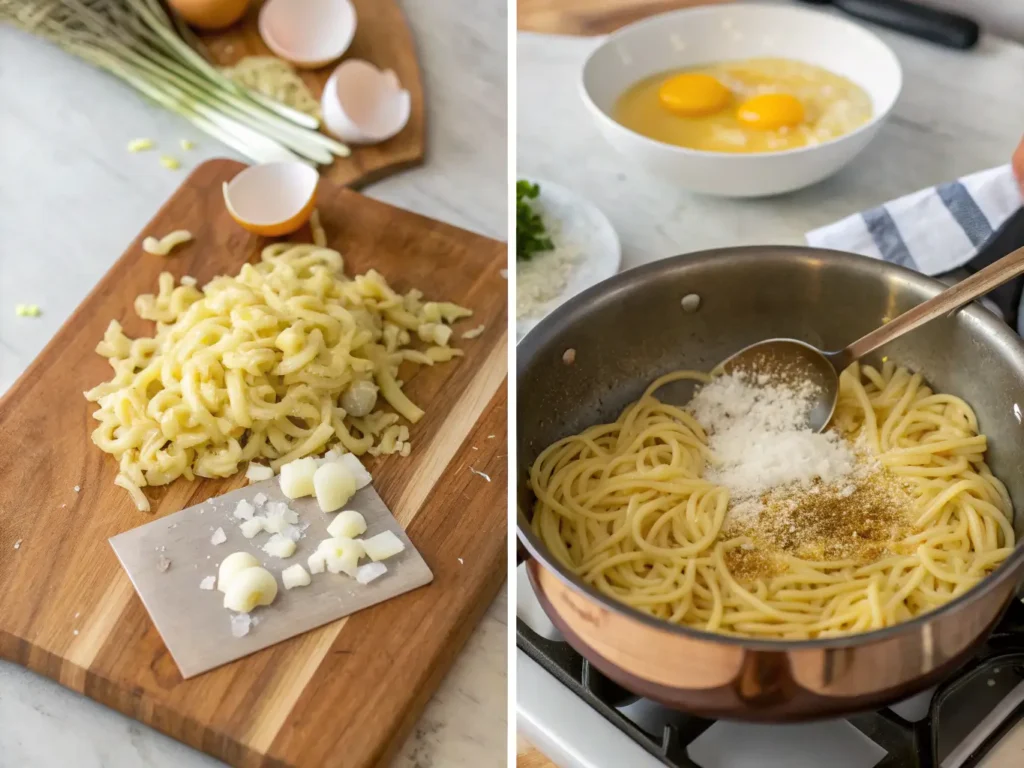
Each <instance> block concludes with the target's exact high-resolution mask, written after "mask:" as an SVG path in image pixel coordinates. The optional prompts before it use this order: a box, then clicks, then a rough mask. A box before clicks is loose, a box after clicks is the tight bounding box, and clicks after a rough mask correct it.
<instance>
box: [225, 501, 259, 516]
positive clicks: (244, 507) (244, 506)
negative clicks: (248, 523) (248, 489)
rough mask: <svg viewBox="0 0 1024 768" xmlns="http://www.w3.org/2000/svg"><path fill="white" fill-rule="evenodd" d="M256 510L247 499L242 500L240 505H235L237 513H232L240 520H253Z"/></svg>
mask: <svg viewBox="0 0 1024 768" xmlns="http://www.w3.org/2000/svg"><path fill="white" fill-rule="evenodd" d="M255 511H256V508H255V507H254V506H253V505H252V504H250V503H249V502H248V501H246V500H245V499H241V500H240V501H239V502H238V504H236V505H235V511H234V512H232V513H231V514H233V515H234V516H235V517H236V518H238V519H239V520H252V516H253V513H254V512H255Z"/></svg>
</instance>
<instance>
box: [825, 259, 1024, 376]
mask: <svg viewBox="0 0 1024 768" xmlns="http://www.w3.org/2000/svg"><path fill="white" fill-rule="evenodd" d="M1021 273H1024V248H1018V249H1017V250H1015V251H1011V252H1010V253H1008V254H1007V255H1006V256H1003V258H1001V259H999V261H996V262H994V263H992V264H989V265H988V266H987V267H985V268H984V269H983V270H981V271H979V272H975V273H974V274H973V275H971V276H970V277H968V278H967V279H966V280H962V281H961V282H959V283H957V284H956V285H954V286H952V287H950V288H947V289H946V290H944V291H943V292H942V293H940V294H939V295H938V296H933V297H932V298H930V299H928V301H926V302H924V303H922V304H918V305H917V306H916V307H914V308H913V309H909V310H907V311H906V312H904V313H903V314H902V315H900V316H899V317H897V318H894V319H893V320H892V321H890V322H889V323H886V324H885V325H883V326H881V327H880V328H876V329H875V330H873V331H872V332H871V333H869V334H867V335H866V336H862V337H861V338H859V339H857V341H855V342H853V343H852V344H850V346H848V347H847V348H846V349H844V350H842V351H840V352H837V353H835V356H836V357H837V358H839V360H838V361H837V366H836V367H837V368H838V369H839V370H842V368H845V367H846V365H848V364H850V363H852V362H854V361H855V360H859V359H860V358H862V357H863V356H864V355H866V354H868V353H869V352H874V351H875V350H876V349H878V348H879V347H880V346H882V345H883V344H888V343H889V342H890V341H892V340H893V339H896V338H899V337H900V336H902V335H903V334H904V333H907V332H908V331H912V330H914V329H915V328H917V327H918V326H921V325H924V324H925V323H927V322H929V321H930V320H934V319H935V318H937V317H939V316H940V315H945V314H949V313H951V312H953V311H954V310H957V309H959V308H960V307H962V306H963V305H964V304H968V303H970V302H971V301H973V300H974V299H976V298H978V297H979V296H984V295H985V294H986V293H988V292H989V291H991V290H992V289H993V288H998V287H999V286H1000V285H1002V284H1003V283H1005V282H1007V281H1009V280H1012V279H1013V278H1015V277H1017V275H1020V274H1021Z"/></svg>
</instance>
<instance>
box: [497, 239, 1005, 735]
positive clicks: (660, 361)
mask: <svg viewBox="0 0 1024 768" xmlns="http://www.w3.org/2000/svg"><path fill="white" fill-rule="evenodd" d="M943 287H944V286H943V285H942V284H941V283H939V282H938V281H936V280H933V279H930V278H927V277H924V276H922V275H920V274H918V273H915V272H912V271H910V270H906V269H903V268H901V267H897V266H894V265H891V264H888V263H885V262H881V261H877V260H873V259H868V258H864V257H859V256H854V255H850V254H844V253H839V252H833V251H824V250H816V249H809V248H799V247H781V246H779V247H745V248H731V249H722V250H716V251H706V252H703V253H699V254H688V255H685V256H678V257H674V258H669V259H665V260H662V261H659V262H656V263H653V264H650V265H647V266H644V267H641V268H638V269H634V270H631V271H629V272H626V273H623V274H621V275H619V276H617V277H615V278H612V279H611V280H608V281H606V282H604V283H602V284H600V285H598V286H595V287H593V288H591V289H589V290H588V291H586V292H584V293H582V294H580V295H578V296H577V297H575V298H574V299H572V300H571V301H569V302H567V303H566V304H565V305H563V306H562V307H560V308H559V309H558V310H556V311H555V312H554V313H553V314H552V315H550V316H549V317H547V318H546V319H545V320H544V321H543V322H542V323H540V324H539V325H538V326H537V327H536V328H535V329H534V330H533V331H532V332H531V333H530V334H529V335H528V336H527V337H526V338H525V339H524V340H523V341H522V342H521V343H520V344H519V345H518V347H517V382H518V413H517V424H518V426H517V440H518V446H517V456H518V479H517V483H518V502H519V520H518V522H519V526H518V527H519V536H520V540H521V541H522V543H523V544H524V545H525V547H526V548H527V550H529V552H530V554H531V555H532V558H533V559H534V562H533V563H531V565H530V573H531V577H532V579H533V581H534V584H535V586H536V587H537V588H538V593H539V597H540V599H541V602H542V604H543V605H544V606H545V608H546V610H548V612H549V613H550V614H551V615H552V619H553V620H554V621H555V623H556V625H557V626H558V627H559V628H560V629H561V630H562V631H563V633H564V634H565V635H566V636H567V638H568V639H569V640H570V642H572V643H573V645H575V646H576V647H577V649H578V650H580V651H581V652H582V653H583V654H584V655H585V656H587V657H588V658H589V659H590V660H591V661H592V662H594V663H595V664H596V665H597V666H598V667H599V668H600V669H602V671H604V672H605V673H606V674H609V675H610V676H611V677H612V678H613V679H616V680H617V681H618V682H619V683H621V684H623V685H624V686H625V687H627V688H629V689H631V690H633V691H635V692H637V693H639V694H642V695H647V696H651V697H653V698H656V699H659V700H661V701H663V702H665V703H667V704H670V705H672V706H677V707H680V708H684V709H689V710H692V711H700V712H703V713H706V714H710V715H717V716H723V715H724V716H732V717H742V718H748V719H769V720H772V719H807V718H810V717H815V716H825V715H828V714H834V713H840V712H847V711H852V710H854V709H857V708H864V707H867V706H877V705H878V704H879V703H881V702H882V701H885V700H891V699H894V698H896V697H898V696H902V695H906V694H908V693H911V692H913V691H914V690H917V689H920V688H923V687H924V686H925V685H927V684H928V683H929V682H930V681H932V680H934V679H936V677H937V676H939V675H941V674H942V673H943V672H944V671H945V670H946V669H948V668H950V667H951V666H954V665H955V664H956V663H958V662H959V661H960V660H961V659H962V658H964V656H965V655H966V654H967V653H969V651H970V650H971V648H973V647H974V645H975V644H976V643H977V641H978V640H979V639H981V638H982V637H983V636H984V634H985V633H986V632H987V631H988V629H989V628H991V626H992V625H993V624H994V622H995V621H996V620H997V619H998V617H999V615H1000V613H1001V611H1002V609H1003V608H1005V606H1006V604H1007V602H1008V600H1009V599H1011V595H1012V594H1013V591H1014V587H1015V581H1016V578H1017V574H1018V572H1019V571H1020V569H1021V566H1022V563H1024V548H1022V546H1021V545H1020V544H1018V547H1017V549H1016V551H1015V552H1014V553H1013V555H1012V556H1011V557H1010V558H1009V559H1008V560H1007V562H1005V563H1004V564H1003V565H1002V566H1001V567H1000V568H999V569H998V570H997V571H996V572H995V573H993V574H992V575H991V576H990V577H989V578H988V579H986V580H985V582H984V583H983V584H982V585H980V586H979V587H977V588H976V589H974V590H972V591H971V592H969V593H968V594H966V595H964V596H962V597H961V598H959V599H958V600H956V601H953V602H951V603H950V604H949V605H947V606H945V607H944V608H943V609H941V610H939V611H936V612H934V613H932V614H928V615H926V616H924V617H919V618H918V619H916V620H915V621H912V622H907V623H906V624H903V625H897V626H895V627H890V628H887V629H885V630H880V631H877V632H872V633H867V634H863V635H857V636H852V637H848V638H838V639H829V640H819V641H806V642H800V643H789V642H782V641H758V640H746V639H737V638H728V637H724V636H720V635H712V634H709V633H705V632H700V631H697V630H693V629H689V628H683V627H676V626H671V625H668V624H667V623H665V622H661V621H659V620H656V619H653V618H651V617H649V616H647V615H645V614H642V613H640V612H638V611H634V610H633V609H630V608H627V607H625V606H622V605H620V604H618V603H616V602H614V601H612V600H610V599H609V598H607V597H605V596H603V595H601V594H600V593H598V592H597V591H596V590H593V589H591V588H589V587H586V586H584V585H583V584H582V583H581V582H580V581H578V580H577V579H576V578H575V576H574V575H572V574H571V573H569V572H568V571H567V570H565V569H564V568H562V567H561V566H560V565H559V564H558V563H557V562H556V561H554V560H553V559H551V558H549V557H548V555H547V552H546V550H545V548H544V546H543V544H542V543H541V542H540V541H539V540H538V539H537V538H536V537H534V535H533V533H532V532H531V531H530V528H529V524H528V515H529V513H530V510H531V509H532V502H533V499H532V494H531V493H530V491H529V488H528V484H527V476H528V471H529V467H530V466H531V464H532V462H533V460H534V458H535V457H536V456H537V454H538V453H539V452H540V451H541V450H542V449H543V448H545V447H546V446H548V445H549V444H550V443H552V442H554V441H555V440H557V439H559V438H561V437H563V436H565V435H568V434H572V433H575V432H578V431H580V430H582V429H584V428H586V427H588V426H590V425H593V424H595V423H598V422H600V421H602V420H608V419H612V418H614V417H615V416H617V415H618V413H619V412H620V411H621V410H622V408H624V407H625V406H626V405H627V404H629V403H630V402H632V401H633V400H635V399H636V398H637V397H638V396H639V395H640V394H641V393H642V391H643V389H644V388H645V387H646V385H647V384H648V383H649V382H650V381H651V380H652V379H654V378H655V377H657V376H659V375H661V374H663V373H666V372H669V371H673V370H676V369H680V368H695V369H700V370H709V369H710V368H711V367H712V366H713V365H715V364H716V363H717V362H719V361H721V360H722V359H724V358H725V357H727V356H728V355H729V354H731V353H733V352H735V351H736V350H738V349H740V348H742V347H744V346H746V345H748V344H751V343H753V342H756V341H759V340H761V339H765V338H769V337H789V338H795V339H801V340H803V341H806V342H809V343H811V344H813V345H815V346H817V347H818V348H820V349H839V348H841V347H842V346H844V345H845V344H847V343H848V342H849V341H850V340H851V339H855V338H857V337H859V336H860V335H862V334H864V333H866V332H867V331H870V330H871V329H873V328H875V327H877V326H878V325H879V324H881V323H882V322H883V321H884V319H885V318H887V317H894V316H896V315H898V314H900V313H901V312H903V311H905V310H907V309H908V308H910V307H912V306H914V305H915V304H918V303H920V302H921V301H923V300H924V299H926V298H929V297H930V296H933V295H934V294H936V293H937V292H939V291H940V290H942V288H943ZM689 294H697V295H698V296H699V297H700V306H699V308H698V310H697V311H696V312H687V311H685V310H684V308H683V307H682V299H683V297H684V296H687V295H689ZM569 349H572V350H574V351H575V359H574V361H573V362H572V363H571V364H567V363H566V362H565V360H564V359H563V356H564V355H565V353H566V351H567V350H569ZM881 355H889V356H890V357H891V358H892V359H893V360H895V361H898V362H899V363H900V364H902V365H906V366H909V367H910V368H912V369H914V370H917V371H920V372H921V373H922V374H923V375H924V376H925V378H926V379H927V380H928V381H929V382H930V383H931V385H932V386H934V387H935V388H937V389H938V390H940V391H943V392H948V393H953V394H957V395H960V396H962V397H963V398H964V399H966V400H967V401H968V402H969V403H970V404H971V405H972V406H973V407H974V409H975V411H976V413H977V415H978V419H979V422H980V425H981V428H982V430H983V431H984V432H985V433H986V434H987V435H988V437H989V463H990V465H991V467H992V470H993V472H994V473H995V474H996V475H997V476H998V477H999V478H1000V479H1002V480H1003V481H1004V482H1005V483H1006V485H1007V487H1008V488H1009V491H1010V496H1011V498H1012V500H1013V503H1014V508H1015V509H1016V510H1021V509H1024V473H1021V471H1020V469H1019V461H1020V457H1021V456H1024V427H1022V424H1021V422H1022V409H1024V345H1022V343H1021V341H1020V339H1019V338H1018V337H1017V336H1016V335H1015V334H1014V333H1013V332H1012V331H1011V330H1010V329H1009V328H1008V327H1007V326H1006V325H1004V324H1003V323H1002V322H1001V321H1000V320H998V319H997V318H996V317H994V316H993V315H991V314H990V313H989V312H987V311H985V310H983V309H981V308H980V307H978V306H977V305H975V306H971V307H968V308H966V309H963V310H961V311H959V312H957V313H956V314H955V315H953V316H951V317H947V318H943V319H941V320H936V321H934V322H933V323H931V324H929V325H927V326H925V327H924V328H921V329H919V330H917V331H914V332H913V333H910V334H908V335H907V336H905V337H903V338H901V339H899V340H897V341H896V342H894V343H892V344H890V345H889V346H888V347H886V348H885V349H883V350H881V351H880V352H878V353H877V355H876V356H875V358H874V361H875V362H877V357H878V356H881ZM871 361H872V358H869V359H868V362H871ZM677 396H679V397H685V396H686V393H678V394H677ZM1014 527H1015V530H1016V532H1017V537H1018V542H1020V540H1021V538H1024V514H1021V513H1018V514H1017V515H1016V519H1015V521H1014ZM641 643H642V644H643V647H641V645H640V644H641ZM655 656H658V657H659V658H654V657H655ZM752 681H753V682H752Z"/></svg>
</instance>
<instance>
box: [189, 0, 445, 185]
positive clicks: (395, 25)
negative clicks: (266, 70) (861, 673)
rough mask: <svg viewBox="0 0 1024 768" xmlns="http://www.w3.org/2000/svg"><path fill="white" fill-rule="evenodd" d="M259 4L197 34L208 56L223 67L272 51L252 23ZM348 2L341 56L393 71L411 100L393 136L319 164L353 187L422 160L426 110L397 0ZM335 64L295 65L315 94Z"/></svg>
mask: <svg viewBox="0 0 1024 768" xmlns="http://www.w3.org/2000/svg"><path fill="white" fill-rule="evenodd" d="M261 4H262V3H261V2H260V1H259V0H256V1H254V2H253V3H252V4H251V6H250V7H249V10H248V11H247V12H246V15H245V17H244V18H243V19H242V21H240V22H239V23H238V24H235V25H234V26H232V27H229V28H228V29H226V30H221V31H219V32H206V33H202V34H201V35H200V40H201V41H202V44H203V45H204V46H205V48H206V50H207V53H208V54H209V56H210V58H212V59H213V61H215V62H216V63H217V64H219V65H220V66H222V67H224V66H230V65H232V64H234V63H235V62H237V61H238V60H239V59H242V58H244V57H246V56H272V55H273V54H272V53H271V51H270V49H269V48H267V46H266V45H264V43H263V40H262V39H261V38H260V33H259V28H258V26H257V19H258V17H259V9H260V5H261ZM352 5H354V6H355V9H356V20H357V21H356V34H355V38H353V40H352V45H351V46H350V47H349V49H348V51H347V52H346V53H345V55H344V56H343V57H342V59H341V60H342V61H344V60H347V59H363V60H365V61H368V62H370V63H371V64H373V65H374V66H376V67H377V68H378V69H392V70H394V71H395V74H396V75H398V80H399V82H400V83H401V84H402V87H403V88H405V89H406V90H407V91H409V95H410V97H411V99H412V108H411V112H410V114H409V123H408V125H406V126H405V128H403V129H402V131H401V132H400V133H399V134H398V135H397V136H395V137H394V138H392V139H388V140H387V141H384V142H381V143H380V144H374V145H369V146H355V145H353V146H352V147H351V149H352V154H351V155H350V156H349V157H336V158H335V159H334V162H333V163H332V164H331V165H330V166H325V167H323V168H321V169H320V173H321V174H322V175H323V177H324V178H326V179H329V180H331V181H333V182H335V183H337V184H343V185H345V186H348V187H352V188H353V189H358V188H360V187H362V186H365V185H366V184H372V183H373V182H375V181H379V180H381V179H383V178H385V177H386V176H390V175H391V174H393V173H396V172H397V171H401V170H403V169H405V168H411V167H414V166H416V165H419V164H421V163H422V162H423V158H424V155H425V153H426V114H425V111H424V103H423V80H422V78H421V77H420V68H419V64H418V63H417V60H416V46H415V43H414V41H413V37H412V32H411V31H410V30H409V25H408V22H407V21H406V18H405V14H404V13H403V12H402V9H401V8H399V7H398V2H397V0H352ZM338 63H339V62H337V61H336V62H332V63H331V64H329V65H327V66H326V67H321V68H320V69H315V70H299V71H300V73H301V75H302V79H303V80H304V81H305V83H306V85H307V86H308V87H309V89H310V90H311V91H312V92H313V95H314V96H316V97H317V98H318V99H319V98H320V94H321V93H322V92H323V87H324V84H325V83H326V82H327V78H329V77H330V76H331V72H333V71H334V69H335V67H337V66H338Z"/></svg>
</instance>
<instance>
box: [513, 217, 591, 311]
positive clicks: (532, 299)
mask: <svg viewBox="0 0 1024 768" xmlns="http://www.w3.org/2000/svg"><path fill="white" fill-rule="evenodd" d="M544 226H545V228H546V229H547V231H548V234H549V235H550V236H551V239H552V240H553V241H554V244H555V247H554V250H551V251H543V252H541V253H537V254H535V255H534V256H533V258H531V259H529V260H528V261H517V262H516V319H517V320H521V319H523V318H526V317H540V316H542V315H543V314H544V313H545V312H546V311H547V310H548V309H549V308H550V304H551V302H552V301H554V300H555V299H557V298H558V297H559V296H561V295H562V292H563V291H564V290H565V286H566V285H568V283H569V276H570V275H571V274H572V271H573V269H574V268H575V267H576V263H577V262H578V261H579V257H580V249H579V246H578V245H576V244H574V243H567V242H564V237H563V236H562V233H561V231H560V228H559V227H558V224H557V222H549V221H548V220H547V219H545V221H544Z"/></svg>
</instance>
